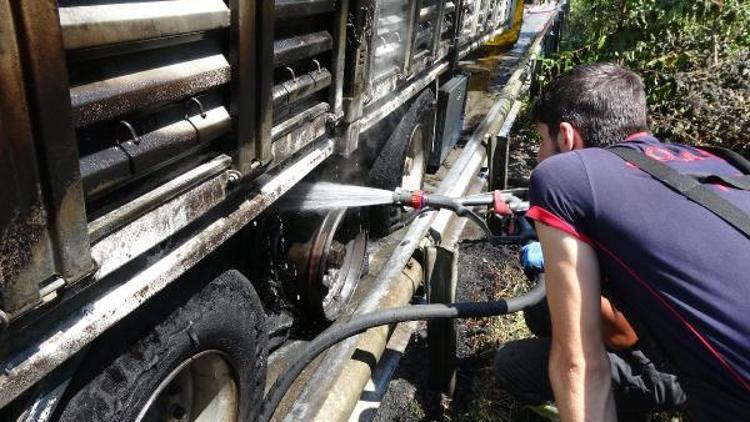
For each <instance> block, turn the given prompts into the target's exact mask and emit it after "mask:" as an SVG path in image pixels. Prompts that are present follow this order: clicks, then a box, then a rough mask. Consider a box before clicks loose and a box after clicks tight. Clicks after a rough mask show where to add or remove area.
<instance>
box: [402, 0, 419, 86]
mask: <svg viewBox="0 0 750 422" xmlns="http://www.w3.org/2000/svg"><path fill="white" fill-rule="evenodd" d="M421 8H422V0H411V1H409V13H408V16H409V17H408V18H407V20H406V23H407V25H408V27H407V29H406V39H405V40H404V41H403V43H404V63H403V64H404V66H403V69H404V73H405V74H410V73H412V71H411V63H412V61H413V57H412V56H413V55H414V43H415V42H416V39H417V28H419V11H420V9H421Z"/></svg>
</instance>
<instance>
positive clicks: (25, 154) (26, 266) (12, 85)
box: [0, 2, 54, 314]
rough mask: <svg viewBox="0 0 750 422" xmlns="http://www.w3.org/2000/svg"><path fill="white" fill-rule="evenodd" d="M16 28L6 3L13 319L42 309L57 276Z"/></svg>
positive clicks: (2, 110)
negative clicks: (44, 291)
mask: <svg viewBox="0 0 750 422" xmlns="http://www.w3.org/2000/svg"><path fill="white" fill-rule="evenodd" d="M16 29H17V28H16V25H15V22H13V19H12V11H11V6H10V2H0V92H2V95H0V179H1V180H3V187H2V189H0V203H2V206H0V308H1V309H2V310H4V311H6V312H8V313H11V314H12V313H14V312H17V311H19V310H22V309H24V308H26V307H28V306H32V305H34V304H36V302H37V301H38V300H39V293H38V283H39V281H40V280H42V279H45V278H47V277H50V276H51V275H52V273H53V271H54V268H53V261H52V250H51V244H50V239H49V236H48V233H47V215H46V211H45V208H44V198H43V197H42V191H41V186H40V183H41V182H40V179H39V177H40V176H39V168H38V166H37V161H36V152H35V150H34V138H33V134H32V129H31V121H30V120H29V114H28V113H29V110H28V105H27V101H26V93H25V91H24V85H23V84H24V80H23V72H22V68H21V58H20V53H19V51H18V45H17V39H16V36H15V31H16ZM35 255H39V256H35Z"/></svg>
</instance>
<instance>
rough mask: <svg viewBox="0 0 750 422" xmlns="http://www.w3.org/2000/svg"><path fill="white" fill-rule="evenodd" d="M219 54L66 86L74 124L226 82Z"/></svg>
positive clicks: (227, 74)
mask: <svg viewBox="0 0 750 422" xmlns="http://www.w3.org/2000/svg"><path fill="white" fill-rule="evenodd" d="M230 73H231V72H230V66H229V63H228V62H227V60H226V58H225V57H224V56H223V55H221V54H216V55H213V56H208V57H202V58H198V59H194V60H190V61H186V62H180V63H175V64H171V65H168V66H162V67H158V68H155V69H148V70H144V71H140V72H135V73H131V74H128V75H123V76H117V77H114V78H110V79H105V80H100V81H95V82H91V83H88V84H84V85H79V86H75V87H72V88H71V89H70V100H71V102H72V104H73V111H74V115H75V124H76V126H83V125H86V124H90V123H93V122H98V121H101V120H105V119H111V118H113V117H116V116H120V115H123V114H125V113H128V112H131V111H134V110H137V109H139V108H144V107H147V106H153V105H160V104H166V103H169V102H172V101H176V100H180V99H183V98H187V97H189V96H191V95H194V94H196V93H198V92H201V91H205V90H207V89H209V88H212V87H216V86H219V85H223V84H225V83H227V82H229V79H230V77H231V74H230Z"/></svg>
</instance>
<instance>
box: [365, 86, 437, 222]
mask: <svg viewBox="0 0 750 422" xmlns="http://www.w3.org/2000/svg"><path fill="white" fill-rule="evenodd" d="M434 106H435V94H434V93H433V92H432V90H430V89H426V90H424V91H422V93H421V94H420V95H419V96H418V97H417V99H416V100H414V102H413V103H412V104H411V106H409V109H408V110H407V112H406V114H405V115H404V117H402V118H401V121H399V123H398V125H397V126H396V128H395V129H394V131H393V133H391V136H390V137H389V138H388V140H387V141H386V142H385V144H384V145H383V148H382V149H381V150H380V153H379V154H378V156H377V158H375V161H374V162H373V164H372V167H371V168H370V172H369V174H368V182H369V183H368V184H369V185H370V186H373V187H376V188H381V189H386V190H393V189H395V188H397V187H399V186H401V181H402V177H403V174H404V166H405V160H406V157H407V153H408V152H409V141H410V140H411V138H412V134H413V133H414V131H415V129H418V128H419V126H420V125H421V126H422V127H423V128H424V130H425V131H426V133H425V134H424V140H423V142H425V145H423V148H422V150H423V151H424V154H425V156H424V157H423V160H424V165H425V168H423V169H422V175H423V176H424V172H425V169H426V163H427V158H428V157H427V154H428V151H429V137H430V136H431V133H432V130H431V129H430V128H429V122H431V121H432V119H429V118H428V117H430V112H431V111H432V110H433V109H434ZM404 214H405V212H404V210H402V209H401V208H397V207H393V206H391V205H384V206H376V207H370V234H372V235H374V236H384V235H386V234H388V233H389V232H390V230H391V227H393V226H394V225H395V224H397V223H398V222H400V221H401V220H402V219H403V217H404Z"/></svg>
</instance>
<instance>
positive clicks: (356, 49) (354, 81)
mask: <svg viewBox="0 0 750 422" xmlns="http://www.w3.org/2000/svg"><path fill="white" fill-rule="evenodd" d="M376 6H377V3H376V1H375V0H353V4H352V16H353V18H352V20H353V22H352V25H347V35H346V36H347V43H346V58H345V61H346V66H345V67H344V89H343V91H344V98H343V102H344V121H345V122H347V123H351V122H355V121H357V120H358V119H359V118H360V117H362V107H363V94H364V92H365V89H366V88H367V84H368V82H369V70H370V69H369V68H370V61H371V55H372V52H371V51H370V49H371V48H370V46H371V45H372V35H373V32H374V31H373V27H374V20H375V16H376V13H375V12H376V10H375V9H376Z"/></svg>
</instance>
